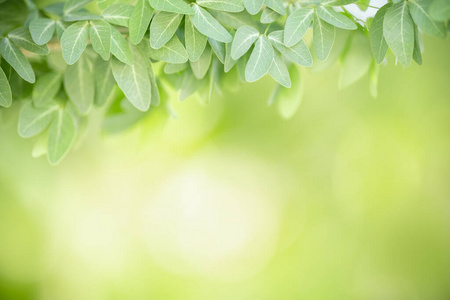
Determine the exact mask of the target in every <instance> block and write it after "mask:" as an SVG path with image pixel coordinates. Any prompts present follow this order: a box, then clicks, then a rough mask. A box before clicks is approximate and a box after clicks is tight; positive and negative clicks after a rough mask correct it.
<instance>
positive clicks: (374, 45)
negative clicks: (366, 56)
mask: <svg viewBox="0 0 450 300" xmlns="http://www.w3.org/2000/svg"><path fill="white" fill-rule="evenodd" d="M391 6H392V4H390V3H388V4H386V5H384V6H383V7H382V8H380V9H379V10H378V12H377V13H376V15H375V17H374V18H373V20H372V23H371V24H370V46H371V49H372V53H373V56H374V57H375V61H376V62H377V63H378V64H380V63H381V62H382V61H383V60H384V58H385V56H386V52H387V50H388V45H387V43H386V40H385V39H384V34H383V21H384V16H385V15H386V12H387V11H388V9H389V8H390V7H391Z"/></svg>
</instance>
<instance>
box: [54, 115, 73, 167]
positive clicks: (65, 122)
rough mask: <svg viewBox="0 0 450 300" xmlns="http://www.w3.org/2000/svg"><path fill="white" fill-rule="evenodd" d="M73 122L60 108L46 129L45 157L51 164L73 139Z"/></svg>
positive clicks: (60, 157)
mask: <svg viewBox="0 0 450 300" xmlns="http://www.w3.org/2000/svg"><path fill="white" fill-rule="evenodd" d="M75 135H76V128H75V123H74V121H73V119H72V117H71V116H70V114H69V113H68V112H66V111H65V110H63V109H60V110H59V111H58V113H57V114H56V117H55V118H54V120H53V122H52V124H51V125H50V128H49V130H48V142H47V157H48V160H49V162H50V163H51V164H53V165H55V164H57V163H59V162H60V161H61V160H62V159H63V157H64V156H65V155H66V154H67V152H69V149H70V147H71V146H72V144H73V141H74V140H75Z"/></svg>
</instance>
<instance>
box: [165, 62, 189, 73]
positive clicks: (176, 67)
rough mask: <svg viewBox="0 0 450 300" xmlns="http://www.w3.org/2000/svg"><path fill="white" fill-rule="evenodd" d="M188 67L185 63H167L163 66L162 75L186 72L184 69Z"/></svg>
mask: <svg viewBox="0 0 450 300" xmlns="http://www.w3.org/2000/svg"><path fill="white" fill-rule="evenodd" d="M188 66H189V65H188V64H187V63H184V64H171V63H167V64H166V65H165V66H164V73H166V74H175V73H179V72H181V71H184V70H186V68H187V67H188Z"/></svg>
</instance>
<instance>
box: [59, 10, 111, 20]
mask: <svg viewBox="0 0 450 300" xmlns="http://www.w3.org/2000/svg"><path fill="white" fill-rule="evenodd" d="M102 19H103V18H102V17H101V16H99V15H96V14H93V13H91V12H88V11H79V12H75V13H71V14H68V15H64V16H63V17H62V20H63V21H65V22H76V21H90V20H102Z"/></svg>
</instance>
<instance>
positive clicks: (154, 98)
mask: <svg viewBox="0 0 450 300" xmlns="http://www.w3.org/2000/svg"><path fill="white" fill-rule="evenodd" d="M148 62H149V63H150V65H149V66H147V71H148V77H149V78H150V85H151V93H150V98H151V103H150V105H151V106H159V103H160V101H161V95H160V93H159V89H158V83H157V79H156V77H155V73H154V72H153V66H152V64H151V62H150V60H148Z"/></svg>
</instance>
